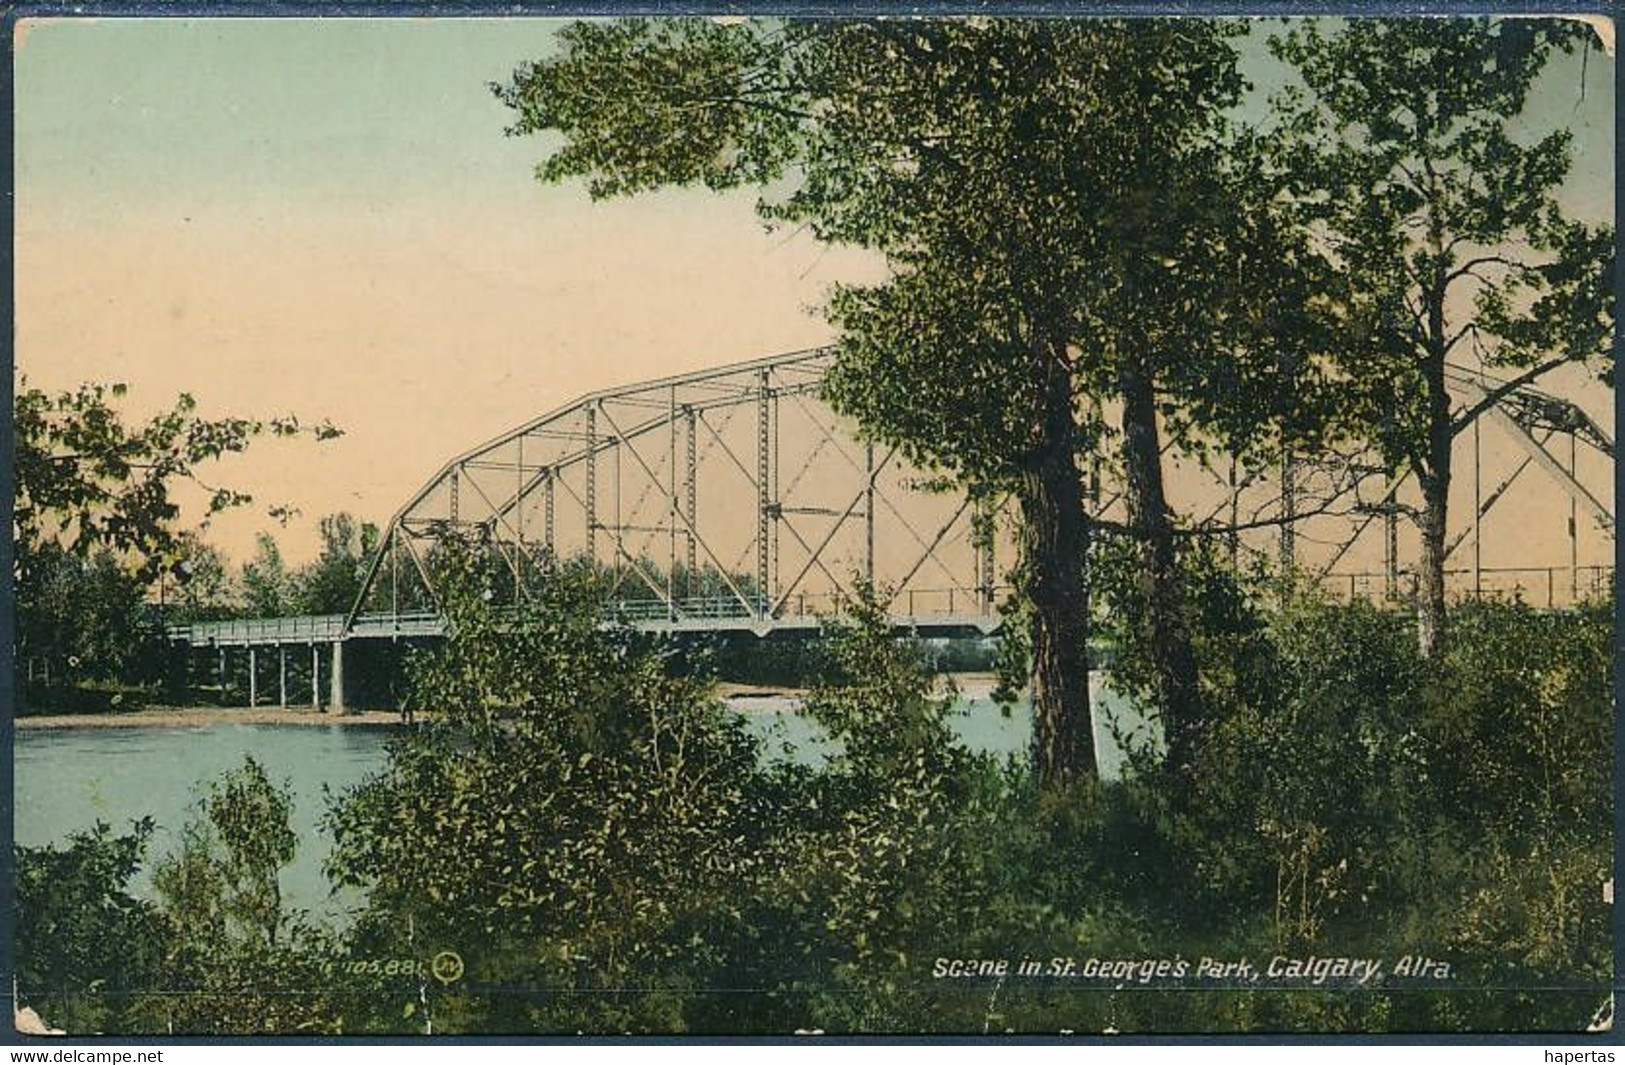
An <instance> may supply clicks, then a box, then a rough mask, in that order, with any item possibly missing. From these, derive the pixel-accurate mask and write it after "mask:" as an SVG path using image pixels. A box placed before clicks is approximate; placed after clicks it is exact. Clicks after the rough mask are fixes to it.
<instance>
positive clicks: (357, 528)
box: [293, 513, 378, 614]
mask: <svg viewBox="0 0 1625 1065" xmlns="http://www.w3.org/2000/svg"><path fill="white" fill-rule="evenodd" d="M320 532H321V538H322V550H321V554H319V555H318V556H317V557H316V561H315V562H313V563H311V564H310V565H309V566H307V567H305V568H304V569H302V570H300V572H299V573H298V574H297V575H296V577H295V580H294V584H295V586H296V590H295V592H294V595H293V601H294V603H295V604H296V605H297V606H298V608H299V609H300V610H302V611H304V612H305V613H307V614H342V613H344V612H345V611H347V610H349V609H350V607H351V606H352V605H353V604H354V603H355V599H356V596H358V595H360V594H361V584H362V581H363V580H364V579H365V577H366V567H367V560H368V558H369V557H370V556H371V555H372V553H373V552H374V551H376V550H377V548H378V526H376V525H374V524H372V523H371V522H357V521H356V519H355V517H354V516H353V515H350V514H342V513H341V514H329V515H327V516H326V517H324V518H323V519H322V520H321V524H320Z"/></svg>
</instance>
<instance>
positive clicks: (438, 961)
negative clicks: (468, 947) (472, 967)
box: [429, 950, 463, 984]
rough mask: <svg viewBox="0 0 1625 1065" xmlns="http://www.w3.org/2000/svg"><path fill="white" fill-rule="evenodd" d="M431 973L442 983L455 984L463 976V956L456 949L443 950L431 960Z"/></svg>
mask: <svg viewBox="0 0 1625 1065" xmlns="http://www.w3.org/2000/svg"><path fill="white" fill-rule="evenodd" d="M429 973H430V975H431V976H433V977H434V978H435V979H436V980H439V981H440V982H441V983H442V984H454V983H456V982H457V981H458V980H460V979H462V976H463V957H462V955H460V954H458V953H457V952H456V951H454V950H443V951H441V952H440V953H439V954H436V955H435V956H434V958H433V959H432V960H431V961H430V962H429Z"/></svg>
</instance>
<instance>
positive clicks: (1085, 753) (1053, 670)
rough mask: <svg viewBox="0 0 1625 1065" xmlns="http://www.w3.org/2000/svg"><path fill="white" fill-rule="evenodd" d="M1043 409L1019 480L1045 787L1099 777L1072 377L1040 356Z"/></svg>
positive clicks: (1037, 738)
mask: <svg viewBox="0 0 1625 1065" xmlns="http://www.w3.org/2000/svg"><path fill="white" fill-rule="evenodd" d="M1035 371H1036V374H1037V376H1038V377H1039V385H1040V392H1041V399H1040V403H1041V404H1042V409H1041V411H1040V412H1039V413H1040V418H1039V420H1038V422H1037V423H1036V424H1035V429H1036V430H1037V431H1036V433H1035V434H1034V435H1035V439H1034V440H1033V442H1032V444H1033V446H1032V447H1031V448H1030V449H1029V451H1028V459H1027V462H1026V466H1025V469H1024V470H1023V472H1022V478H1021V493H1020V502H1021V515H1022V553H1023V556H1024V560H1025V577H1026V584H1027V587H1026V594H1027V598H1028V600H1029V601H1030V602H1031V604H1032V611H1033V617H1032V634H1031V635H1032V651H1033V662H1032V698H1033V745H1034V754H1035V760H1036V762H1037V764H1038V776H1039V779H1040V781H1042V782H1043V783H1044V784H1046V785H1053V784H1061V783H1065V782H1066V781H1068V780H1075V779H1083V778H1088V777H1092V776H1094V775H1095V741H1094V730H1093V726H1092V722H1091V718H1090V715H1089V587H1088V582H1087V579H1086V577H1085V570H1086V567H1087V565H1088V551H1089V525H1088V519H1087V517H1086V516H1085V514H1084V511H1083V482H1082V478H1081V476H1080V475H1079V472H1078V463H1077V422H1076V418H1075V414H1074V411H1073V401H1072V375H1071V373H1070V372H1069V371H1068V370H1067V367H1066V365H1065V363H1064V361H1063V359H1062V358H1061V357H1060V355H1059V354H1051V353H1047V352H1046V353H1045V354H1044V355H1043V356H1042V357H1040V358H1039V359H1037V360H1035Z"/></svg>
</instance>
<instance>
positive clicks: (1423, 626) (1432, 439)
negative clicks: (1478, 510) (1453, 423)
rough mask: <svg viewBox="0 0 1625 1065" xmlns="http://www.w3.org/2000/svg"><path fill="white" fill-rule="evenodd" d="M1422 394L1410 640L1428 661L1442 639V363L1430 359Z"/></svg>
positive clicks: (1445, 438) (1445, 488) (1445, 499)
mask: <svg viewBox="0 0 1625 1065" xmlns="http://www.w3.org/2000/svg"><path fill="white" fill-rule="evenodd" d="M1424 373H1425V376H1426V387H1427V390H1428V441H1427V468H1426V469H1425V470H1418V471H1417V478H1416V479H1417V482H1418V483H1419V484H1420V485H1421V488H1422V521H1421V533H1422V564H1421V572H1420V574H1419V575H1418V580H1417V589H1416V639H1417V644H1418V647H1419V649H1420V650H1421V653H1422V657H1423V658H1432V657H1433V656H1434V655H1436V654H1437V653H1438V652H1439V649H1440V648H1441V647H1442V646H1443V645H1444V637H1445V621H1446V618H1445V601H1444V568H1445V551H1446V546H1445V526H1446V523H1447V521H1448V519H1449V511H1450V475H1451V470H1450V450H1451V444H1452V443H1453V440H1454V437H1453V435H1452V433H1451V430H1450V393H1449V391H1448V390H1447V389H1446V387H1445V381H1444V357H1443V355H1439V356H1436V357H1430V358H1429V359H1428V364H1427V366H1426V369H1425V370H1424Z"/></svg>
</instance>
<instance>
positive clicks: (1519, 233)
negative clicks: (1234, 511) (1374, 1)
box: [1272, 18, 1614, 655]
mask: <svg viewBox="0 0 1625 1065" xmlns="http://www.w3.org/2000/svg"><path fill="white" fill-rule="evenodd" d="M1590 32H1591V31H1590V30H1589V29H1588V28H1585V27H1579V26H1576V25H1575V24H1573V23H1568V22H1560V21H1556V20H1553V21H1545V22H1543V21H1530V20H1521V19H1520V20H1500V21H1493V20H1488V19H1466V18H1452V19H1415V20H1386V19H1385V20H1372V19H1355V20H1350V21H1348V22H1346V23H1343V24H1341V25H1340V26H1339V27H1338V28H1336V29H1335V30H1328V29H1327V28H1325V27H1324V26H1322V25H1321V24H1320V23H1318V22H1315V21H1310V22H1307V23H1304V24H1302V25H1300V26H1297V27H1294V28H1293V29H1291V30H1290V31H1289V32H1286V33H1284V34H1282V35H1280V36H1278V37H1276V38H1274V39H1273V41H1272V45H1273V48H1274V51H1275V53H1276V54H1277V55H1278V56H1280V57H1281V58H1283V59H1285V60H1286V61H1288V62H1290V63H1291V64H1292V65H1293V66H1294V67H1295V68H1296V70H1297V72H1298V73H1299V74H1300V75H1301V77H1302V80H1303V83H1304V86H1305V87H1306V91H1305V90H1304V89H1294V90H1291V91H1288V92H1287V93H1285V94H1284V95H1283V97H1282V98H1281V100H1280V112H1281V115H1282V117H1283V119H1284V129H1285V133H1286V136H1287V138H1288V139H1289V143H1290V147H1289V148H1288V149H1287V158H1288V159H1289V160H1290V165H1291V166H1292V167H1293V168H1294V169H1295V170H1296V172H1297V173H1298V175H1299V180H1300V182H1301V185H1300V188H1299V192H1300V194H1301V197H1302V200H1301V202H1302V203H1303V204H1304V205H1305V206H1306V207H1307V208H1309V210H1310V212H1311V214H1312V216H1313V218H1314V224H1315V225H1316V226H1317V228H1318V229H1319V232H1320V234H1321V236H1322V237H1323V239H1324V241H1325V246H1326V249H1327V252H1328V254H1329V255H1330V256H1331V257H1332V258H1333V260H1334V261H1335V263H1336V264H1337V266H1338V267H1339V269H1340V270H1341V271H1342V272H1343V273H1344V274H1345V276H1346V277H1347V279H1348V281H1349V303H1348V305H1347V307H1346V313H1347V315H1348V320H1349V328H1348V330H1347V331H1346V337H1347V339H1346V343H1345V346H1344V349H1343V352H1342V356H1341V359H1340V362H1341V369H1342V371H1343V372H1344V374H1345V375H1346V378H1347V381H1348V383H1349V389H1348V395H1347V400H1348V403H1349V405H1350V406H1351V407H1352V408H1358V409H1359V410H1361V411H1362V412H1363V414H1364V417H1365V423H1366V426H1367V432H1368V433H1369V435H1370V438H1371V439H1372V440H1373V442H1374V443H1375V444H1376V446H1377V448H1378V449H1379V450H1380V452H1381V454H1382V456H1383V458H1384V461H1385V462H1386V464H1387V465H1388V466H1389V468H1390V469H1391V470H1394V471H1400V470H1403V471H1406V472H1408V473H1409V474H1411V475H1412V476H1413V477H1414V478H1415V480H1416V483H1417V485H1418V486H1419V487H1420V490H1421V497H1422V502H1421V506H1420V507H1419V508H1412V509H1411V510H1410V517H1411V518H1412V519H1413V520H1414V522H1415V523H1416V525H1417V527H1418V529H1419V530H1420V538H1421V545H1422V552H1421V567H1420V581H1419V584H1420V588H1419V593H1420V594H1419V600H1418V613H1419V632H1420V642H1421V646H1422V649H1423V652H1424V653H1425V654H1429V655H1431V654H1433V653H1434V652H1436V651H1437V650H1438V648H1439V646H1440V643H1441V641H1442V639H1443V636H1444V632H1445V609H1446V608H1445V579H1444V577H1445V552H1446V535H1445V533H1446V525H1447V519H1448V513H1449V501H1450V484H1451V477H1452V460H1451V454H1452V444H1453V443H1454V441H1455V439H1456V438H1457V437H1458V436H1460V435H1461V434H1462V433H1463V432H1465V431H1466V430H1467V429H1468V428H1470V427H1471V425H1472V424H1473V422H1474V420H1475V419H1477V418H1478V417H1479V416H1480V415H1482V414H1483V413H1484V412H1485V411H1486V410H1487V409H1488V407H1489V405H1490V403H1491V402H1493V401H1494V400H1495V399H1497V398H1499V394H1500V390H1495V391H1493V392H1492V393H1491V394H1490V395H1489V396H1487V397H1475V398H1469V399H1468V400H1466V402H1464V403H1459V404H1458V403H1457V402H1455V401H1454V398H1453V397H1452V395H1451V391H1450V387H1449V382H1448V379H1447V371H1448V368H1449V366H1450V364H1451V363H1452V362H1453V361H1456V360H1466V359H1468V358H1469V357H1470V356H1472V355H1476V356H1478V357H1479V358H1481V359H1482V361H1483V363H1484V365H1485V366H1487V367H1489V368H1492V369H1497V370H1501V371H1503V372H1504V373H1505V375H1506V376H1507V377H1508V378H1509V380H1510V382H1511V383H1528V382H1530V381H1533V380H1535V379H1537V378H1539V377H1540V376H1542V375H1543V374H1546V373H1548V372H1549V371H1551V370H1553V369H1556V368H1557V367H1559V366H1562V365H1564V364H1566V363H1572V362H1578V361H1585V360H1593V359H1599V358H1601V357H1602V356H1603V355H1605V354H1606V353H1607V351H1608V350H1609V345H1610V342H1611V338H1612V335H1613V319H1614V306H1613V291H1614V282H1613V270H1614V261H1613V246H1614V240H1613V230H1612V227H1611V226H1606V225H1595V224H1588V223H1585V222H1582V221H1577V220H1575V219H1574V218H1572V217H1569V216H1568V215H1566V214H1565V212H1564V210H1563V208H1562V206H1561V204H1560V201H1559V199H1558V193H1559V191H1560V189H1561V187H1562V185H1563V182H1564V179H1565V177H1566V175H1567V174H1568V171H1569V169H1570V165H1571V157H1570V146H1571V140H1572V138H1571V135H1570V134H1569V133H1568V131H1566V130H1562V129H1556V130H1550V131H1547V132H1545V133H1544V135H1542V136H1538V137H1534V136H1530V135H1529V131H1528V129H1527V127H1526V126H1525V123H1526V121H1527V120H1528V119H1529V115H1528V113H1527V111H1526V105H1527V103H1528V100H1529V94H1530V90H1531V88H1532V87H1533V85H1534V84H1535V82H1536V79H1537V78H1538V77H1539V76H1540V74H1541V71H1542V70H1543V69H1544V68H1545V67H1546V65H1547V63H1548V61H1549V60H1550V59H1551V57H1552V56H1553V55H1554V54H1556V53H1558V52H1567V51H1570V50H1572V49H1573V48H1574V47H1575V45H1576V41H1577V40H1578V39H1579V38H1581V37H1583V36H1585V35H1588V34H1589V33H1590Z"/></svg>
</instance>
